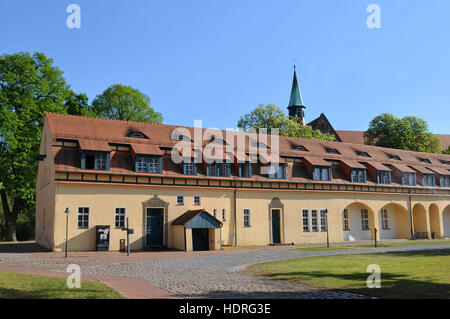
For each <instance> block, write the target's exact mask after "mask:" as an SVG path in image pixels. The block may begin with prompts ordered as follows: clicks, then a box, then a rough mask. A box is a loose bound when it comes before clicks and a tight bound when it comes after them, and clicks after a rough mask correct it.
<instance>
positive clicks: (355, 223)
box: [342, 203, 374, 241]
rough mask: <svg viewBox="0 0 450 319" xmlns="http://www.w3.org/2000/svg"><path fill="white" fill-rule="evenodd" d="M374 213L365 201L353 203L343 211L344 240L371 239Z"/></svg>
mask: <svg viewBox="0 0 450 319" xmlns="http://www.w3.org/2000/svg"><path fill="white" fill-rule="evenodd" d="M373 216H374V213H373V211H372V209H370V207H369V206H367V205H365V204H363V203H352V204H350V205H348V206H347V207H346V208H345V209H344V210H343V212H342V226H343V231H344V241H358V240H370V239H371V237H372V236H371V229H373Z"/></svg>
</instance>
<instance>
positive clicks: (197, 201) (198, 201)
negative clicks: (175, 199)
mask: <svg viewBox="0 0 450 319" xmlns="http://www.w3.org/2000/svg"><path fill="white" fill-rule="evenodd" d="M201 203H202V201H201V198H200V196H194V205H201Z"/></svg>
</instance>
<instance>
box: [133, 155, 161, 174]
mask: <svg viewBox="0 0 450 319" xmlns="http://www.w3.org/2000/svg"><path fill="white" fill-rule="evenodd" d="M136 172H138V173H153V174H161V172H162V156H148V155H145V156H144V155H138V156H136Z"/></svg>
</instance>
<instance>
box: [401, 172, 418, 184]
mask: <svg viewBox="0 0 450 319" xmlns="http://www.w3.org/2000/svg"><path fill="white" fill-rule="evenodd" d="M402 184H403V185H409V186H415V185H416V173H402Z"/></svg>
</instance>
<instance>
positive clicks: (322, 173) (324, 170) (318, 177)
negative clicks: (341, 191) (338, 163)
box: [313, 166, 331, 181]
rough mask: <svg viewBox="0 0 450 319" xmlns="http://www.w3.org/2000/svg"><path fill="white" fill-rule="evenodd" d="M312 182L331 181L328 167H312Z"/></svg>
mask: <svg viewBox="0 0 450 319" xmlns="http://www.w3.org/2000/svg"><path fill="white" fill-rule="evenodd" d="M313 180H315V181H331V168H330V167H320V166H314V167H313Z"/></svg>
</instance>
